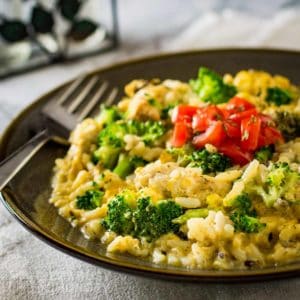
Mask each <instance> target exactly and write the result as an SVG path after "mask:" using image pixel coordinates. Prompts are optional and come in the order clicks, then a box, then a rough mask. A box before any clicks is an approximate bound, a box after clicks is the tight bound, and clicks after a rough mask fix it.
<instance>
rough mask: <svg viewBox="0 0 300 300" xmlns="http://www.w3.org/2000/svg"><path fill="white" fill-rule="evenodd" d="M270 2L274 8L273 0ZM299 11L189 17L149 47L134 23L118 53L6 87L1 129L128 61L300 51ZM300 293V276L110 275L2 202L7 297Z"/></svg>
mask: <svg viewBox="0 0 300 300" xmlns="http://www.w3.org/2000/svg"><path fill="white" fill-rule="evenodd" d="M176 3H178V1H177V2H176ZM193 3H194V4H195V1H193ZM268 3H269V4H270V5H271V1H270V2H269V1H268ZM299 12H300V11H299V10H296V9H293V10H292V9H289V10H285V11H281V12H280V13H276V14H273V15H268V16H267V17H266V16H264V15H262V16H260V17H254V16H253V15H250V14H246V13H241V12H236V11H232V10H225V11H223V12H221V13H213V12H211V13H206V14H204V15H203V16H202V15H201V16H200V15H199V17H197V16H196V17H195V16H193V18H191V19H188V18H187V17H186V15H185V14H183V15H184V16H183V19H181V21H180V22H179V23H180V26H179V27H178V28H175V29H174V30H173V31H172V30H168V31H166V33H165V35H159V33H156V32H155V30H154V33H153V31H151V32H152V36H150V38H148V39H147V38H144V39H143V40H142V43H141V41H140V42H139V41H136V40H134V39H133V40H131V39H130V34H128V32H130V26H128V27H127V29H126V28H125V30H124V31H125V36H123V37H124V42H123V46H122V47H121V48H120V49H119V50H117V51H115V52H112V53H108V54H105V55H101V56H98V57H94V58H88V59H85V60H83V61H82V62H80V63H76V64H69V65H56V66H53V67H50V68H46V69H42V70H39V71H36V72H33V73H29V74H26V75H22V76H19V77H15V78H12V79H8V80H5V81H3V82H1V83H0V104H1V105H0V131H2V130H3V129H4V127H5V126H6V125H7V123H8V122H9V121H10V120H11V118H12V117H13V115H15V114H16V112H17V111H19V110H20V109H21V108H23V107H24V106H26V105H27V104H28V103H29V102H31V101H32V100H34V98H36V97H37V96H38V95H39V94H41V93H43V92H45V91H46V90H48V89H50V88H52V87H54V86H55V85H57V84H59V83H61V81H62V80H67V79H69V78H71V77H74V76H76V75H77V74H79V73H81V72H82V71H86V70H90V69H92V68H94V67H96V66H97V67H99V66H102V65H107V64H109V63H112V62H115V61H120V60H125V59H127V58H128V57H132V56H140V55H143V54H148V53H157V52H158V51H169V50H171V51H174V50H178V49H191V48H194V49H196V48H209V47H226V46H245V47H258V46H263V47H277V48H286V49H300V36H299V32H300V19H299V17H298V16H299ZM178 13H180V10H179V11H178ZM122 18H125V16H124V15H122V16H121V19H122ZM121 21H122V20H121ZM173 23H174V22H173ZM174 24H175V23H174ZM176 24H178V23H176ZM155 25H156V24H154V22H153V23H152V26H155ZM146 29H147V28H146ZM126 30H127V33H126ZM147 30H150V27H149V26H148V29H147ZM156 30H157V29H156ZM157 31H158V30H157ZM146 32H147V31H146ZM126 34H127V36H126ZM145 34H146V33H145ZM254 67H255V66H254ZM299 294H300V279H297V278H294V279H288V280H280V281H276V282H260V283H255V284H239V285H222V284H218V285H216V284H214V285H213V284H184V283H182V282H166V281H160V280H155V279H147V278H140V277H135V276H132V275H126V274H120V273H117V272H112V271H108V270H104V269H102V268H99V267H95V266H92V265H89V264H87V263H84V262H81V261H79V260H76V259H75V258H72V257H70V256H67V255H65V254H63V253H60V252H58V251H57V250H54V249H52V248H50V247H49V246H47V245H46V244H44V243H43V242H41V241H40V240H38V239H36V238H35V237H33V236H32V235H31V234H29V233H28V232H27V231H26V230H25V229H24V228H22V227H21V226H20V225H19V224H18V223H17V222H16V221H15V220H14V219H13V218H12V217H11V216H10V215H9V213H8V212H7V211H6V210H5V209H4V207H3V206H2V205H0V299H195V298H197V299H264V298H268V299H281V298H287V299H297V298H298V299H299Z"/></svg>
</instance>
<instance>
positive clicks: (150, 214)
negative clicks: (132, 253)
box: [102, 195, 183, 241]
mask: <svg viewBox="0 0 300 300" xmlns="http://www.w3.org/2000/svg"><path fill="white" fill-rule="evenodd" d="M182 213H183V210H182V208H181V207H180V206H179V205H178V204H176V203H175V202H174V201H169V200H162V201H159V202H158V203H157V204H156V205H154V204H152V202H151V201H150V198H149V197H143V198H140V199H138V200H137V205H136V207H135V208H133V207H132V206H130V205H129V204H128V203H127V200H126V199H125V198H124V196H122V195H118V196H116V197H115V198H114V199H113V200H111V201H110V202H109V204H108V212H107V216H106V218H105V219H104V221H103V222H102V224H103V226H104V227H105V228H106V229H107V230H111V231H114V232H116V233H117V234H122V235H126V234H128V235H132V236H134V237H136V238H145V239H146V240H148V241H151V240H154V239H157V238H159V237H160V236H161V235H163V234H166V233H168V232H176V231H177V230H178V229H179V225H178V224H174V223H173V222H172V220H173V219H175V218H177V217H178V216H179V215H181V214H182Z"/></svg>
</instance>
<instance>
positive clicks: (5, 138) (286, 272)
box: [0, 47, 300, 283]
mask: <svg viewBox="0 0 300 300" xmlns="http://www.w3.org/2000/svg"><path fill="white" fill-rule="evenodd" d="M230 52H244V53H247V52H248V53H250V52H251V53H253V52H257V53H267V54H268V53H269V54H272V53H276V54H280V53H282V54H288V55H300V51H295V50H285V49H276V48H275V49H274V48H238V47H237V48H217V49H205V50H189V51H180V52H164V53H160V54H156V55H155V54H153V55H147V56H141V57H138V58H134V59H130V60H123V61H121V62H118V63H114V64H109V65H107V66H104V67H99V68H95V69H93V70H90V71H88V72H86V73H85V74H86V75H92V74H94V73H99V72H106V71H109V70H113V69H116V68H119V67H123V66H128V65H134V64H139V63H143V62H148V61H152V60H158V59H164V58H172V57H180V56H187V55H197V54H199V55H201V54H214V53H215V54H217V53H230ZM77 77H78V76H76V77H75V78H77ZM75 78H73V79H71V80H68V81H66V82H64V83H62V84H60V85H58V86H57V87H55V88H52V89H51V90H49V91H47V92H45V93H43V94H41V95H40V96H39V97H37V98H36V99H35V100H33V101H32V102H31V103H30V104H29V105H27V106H26V107H25V108H24V109H22V110H21V111H20V112H19V113H18V114H17V115H16V116H15V117H14V118H13V119H12V120H11V121H10V123H9V124H8V125H7V126H6V128H5V129H4V131H3V133H2V134H1V137H0V159H4V158H5V157H6V156H7V153H6V152H7V145H8V142H9V140H10V134H11V133H12V132H13V131H14V130H15V128H16V126H17V125H18V123H19V122H20V121H21V120H22V119H23V118H25V117H26V115H27V114H28V113H29V112H30V111H32V110H33V109H35V108H36V107H38V106H39V105H42V102H43V101H45V99H47V98H48V97H49V96H50V95H52V94H54V93H55V92H57V91H59V90H60V89H62V88H63V87H64V86H66V85H68V84H69V83H71V82H72V81H73V80H75ZM4 194H5V193H0V199H1V202H2V203H3V205H4V207H5V208H6V209H7V210H8V211H9V213H10V214H11V215H12V216H13V217H14V218H15V219H16V220H17V221H19V223H21V225H23V227H25V228H26V229H27V230H28V231H30V232H31V233H32V234H33V235H34V236H36V237H38V238H39V239H40V240H42V241H43V242H45V243H46V244H47V245H50V246H51V247H53V248H55V249H58V250H60V251H62V252H63V253H66V254H68V255H71V256H73V257H75V258H78V259H80V260H83V261H86V262H88V263H90V264H93V265H97V266H101V267H104V268H106V269H109V270H113V271H121V272H126V273H131V274H135V275H142V276H146V277H159V278H161V279H172V280H184V281H197V282H222V283H223V282H224V283H226V282H241V281H248V282H249V281H257V280H259V279H262V278H263V279H264V280H269V279H275V278H285V277H290V276H294V275H299V274H300V262H298V263H294V264H287V265H283V266H279V267H271V268H265V269H253V270H229V271H222V270H221V271H217V270H215V271H211V270H210V271H209V270H199V272H201V273H202V274H197V275H196V274H188V273H186V271H185V272H184V273H181V272H180V271H177V270H168V269H159V268H157V269H156V268H154V267H149V266H146V265H137V264H131V263H126V262H125V261H122V260H110V259H109V258H106V257H104V256H96V255H92V254H91V253H88V252H87V251H82V250H80V249H78V248H76V247H74V246H73V245H72V244H64V243H63V242H60V241H59V240H58V239H55V238H54V237H51V236H50V235H49V234H48V233H47V232H46V231H45V230H43V229H42V228H41V227H40V226H39V225H37V224H36V223H34V222H33V221H32V220H30V218H29V217H27V216H26V215H25V214H24V213H23V212H22V211H21V210H19V209H18V207H17V206H16V205H15V204H14V202H13V201H12V199H11V198H10V197H8V196H6V197H5V195H4ZM137 259H138V258H137ZM185 270H186V269H185Z"/></svg>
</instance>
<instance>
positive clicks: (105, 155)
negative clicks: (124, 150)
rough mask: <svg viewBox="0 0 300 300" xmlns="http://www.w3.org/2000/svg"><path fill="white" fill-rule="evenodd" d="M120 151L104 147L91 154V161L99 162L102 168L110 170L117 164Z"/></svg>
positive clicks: (107, 146)
mask: <svg viewBox="0 0 300 300" xmlns="http://www.w3.org/2000/svg"><path fill="white" fill-rule="evenodd" d="M120 151H121V149H120V148H116V147H113V146H109V145H105V146H101V147H100V148H99V149H97V150H96V151H95V152H94V154H93V161H94V162H96V163H97V162H98V161H100V162H101V164H102V165H103V166H104V168H107V169H110V170H112V169H113V168H114V167H115V165H116V164H117V161H118V157H119V154H120Z"/></svg>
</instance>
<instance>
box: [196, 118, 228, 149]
mask: <svg viewBox="0 0 300 300" xmlns="http://www.w3.org/2000/svg"><path fill="white" fill-rule="evenodd" d="M225 137H226V133H225V130H224V127H223V123H222V122H221V121H215V122H213V123H211V125H210V126H209V127H208V128H207V130H206V131H205V132H204V133H202V134H199V135H196V136H195V137H194V138H193V144H194V146H195V147H196V148H203V147H204V146H205V144H212V145H214V146H219V145H220V144H221V142H222V141H223V140H224V139H225Z"/></svg>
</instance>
